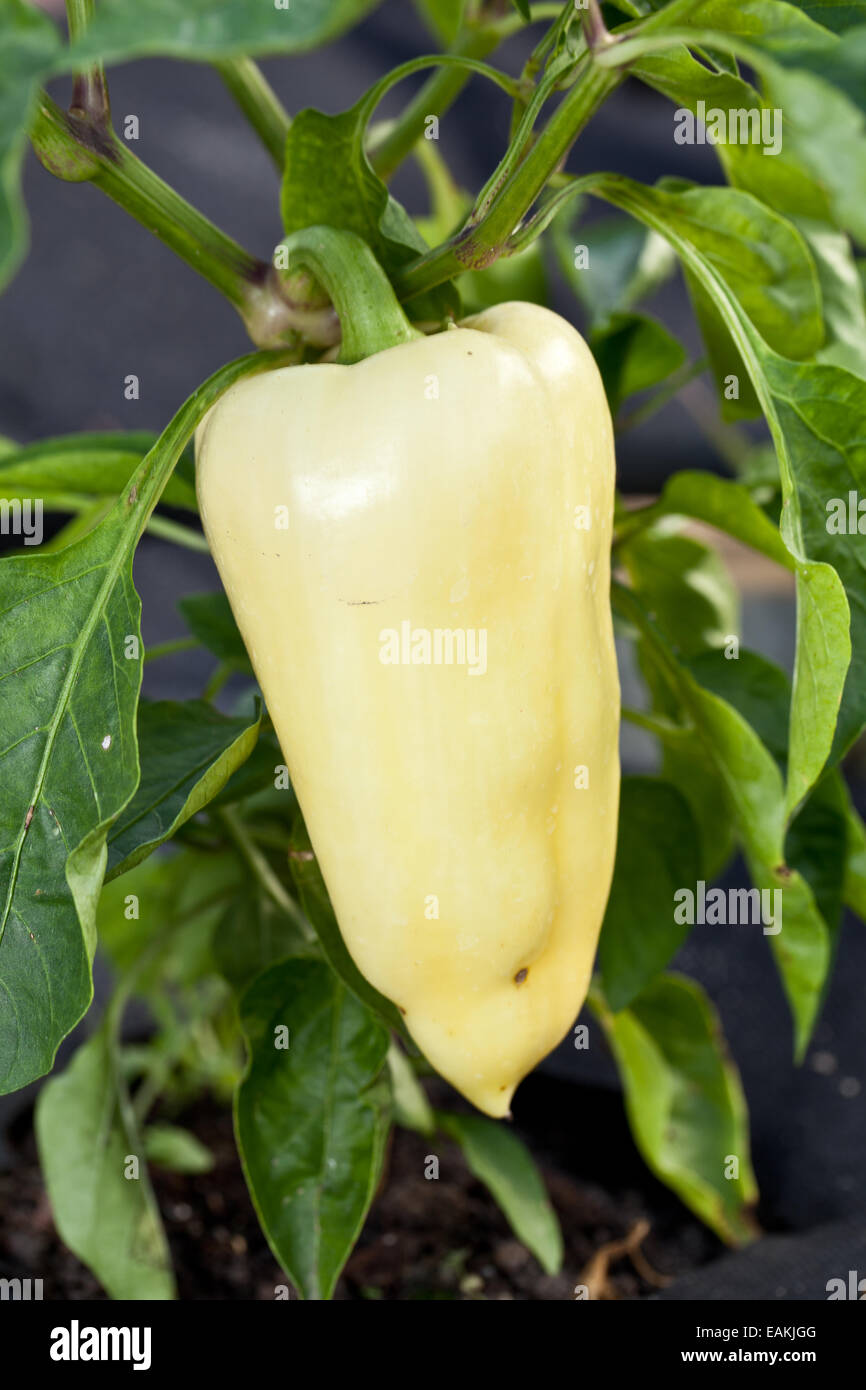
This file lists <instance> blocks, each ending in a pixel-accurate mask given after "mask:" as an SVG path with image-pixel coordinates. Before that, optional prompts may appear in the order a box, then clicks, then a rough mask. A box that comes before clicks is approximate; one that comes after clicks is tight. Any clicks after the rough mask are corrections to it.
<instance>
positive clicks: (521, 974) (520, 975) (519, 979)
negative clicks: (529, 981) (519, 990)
mask: <svg viewBox="0 0 866 1390" xmlns="http://www.w3.org/2000/svg"><path fill="white" fill-rule="evenodd" d="M528 974H529V970H528V968H527V967H526V966H524V967H523V969H522V970H518V972H517V974H516V975H515V977H514V983H515V984H516V985H522V984H523V981H524V980H525V979H526V977H527V975H528Z"/></svg>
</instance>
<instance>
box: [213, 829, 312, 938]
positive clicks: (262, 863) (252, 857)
mask: <svg viewBox="0 0 866 1390" xmlns="http://www.w3.org/2000/svg"><path fill="white" fill-rule="evenodd" d="M214 816H215V818H216V819H217V820H218V821H220V823H221V824H222V825H223V827H224V828H225V830H226V832H227V834H228V836H229V838H230V839H231V840H232V841H233V843H234V845H235V848H236V849H237V851H238V853H239V854H240V856H241V858H242V859H243V861H244V863H245V864H246V865H247V867H248V868H249V869H250V871H251V873H252V874H253V877H254V878H255V879H256V880H257V882H258V883H259V884H260V885H261V887H262V888H263V889H264V891H265V892H266V893H267V895H268V897H269V898H270V899H271V901H272V902H273V903H275V904H276V906H277V907H278V908H279V909H280V911H281V912H285V914H286V915H287V916H288V917H291V919H292V921H293V922H295V924H296V925H297V926H298V927H300V929H301V931H302V932H303V934H304V936H305V937H306V938H307V940H308V941H315V940H316V935H315V932H314V931H313V930H312V928H311V927H310V924H309V922H308V921H307V919H306V917H305V916H304V915H303V913H302V912H301V910H300V908H299V907H298V904H297V903H296V902H295V900H294V898H293V897H291V895H290V894H289V893H287V892H286V890H285V888H284V887H283V885H282V883H281V882H280V880H279V879H278V878H277V876H276V874H275V873H274V871H273V869H272V868H271V866H270V864H269V863H268V861H267V859H266V858H265V856H264V855H263V854H262V852H261V850H260V849H259V848H258V846H257V845H256V844H255V843H254V841H253V839H252V838H251V836H250V835H249V833H248V831H247V828H246V826H245V825H244V823H243V821H242V820H241V818H240V816H238V815H237V814H236V813H235V812H234V811H233V810H232V809H231V808H230V807H228V806H222V807H220V808H219V809H218V810H217V811H215V812H214Z"/></svg>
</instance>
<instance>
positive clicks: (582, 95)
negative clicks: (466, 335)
mask: <svg viewBox="0 0 866 1390" xmlns="http://www.w3.org/2000/svg"><path fill="white" fill-rule="evenodd" d="M623 77H624V73H622V72H619V71H616V70H610V71H604V70H602V69H599V68H597V67H595V66H594V65H593V64H591V63H590V64H588V65H587V67H586V69H585V71H584V74H583V77H582V78H581V80H580V81H578V82H577V83H576V84H575V86H574V87H572V89H571V90H570V91H569V92H568V94H567V95H566V96H565V97H564V99H563V100H562V101H561V102H560V104H559V106H558V107H557V108H556V111H555V112H554V113H553V115H552V116H551V118H550V121H549V122H548V124H547V126H546V127H545V129H544V131H543V132H542V134H541V135H540V136H539V138H538V140H537V141H536V143H535V145H534V146H533V147H532V149H531V150H530V151H529V153H528V154H527V155H526V156H525V158H524V159H523V161H522V163H520V164H519V165H518V166H517V168H516V169H514V171H513V172H512V173H511V174H510V176H506V177H505V179H504V181H503V182H502V183H501V185H500V186H499V187H498V188H496V178H497V175H494V176H493V178H492V179H491V180H489V183H488V188H489V189H490V190H491V192H490V194H489V206H488V207H487V210H486V211H485V213H484V214H483V216H482V217H481V218H480V220H479V221H478V222H477V223H475V224H473V221H472V218H471V217H470V219H469V221H468V222H467V224H466V226H465V227H464V228H463V229H462V231H460V232H458V234H457V235H456V236H455V237H452V238H451V239H450V240H449V241H446V242H445V243H443V245H442V246H439V247H437V248H436V249H435V250H433V251H429V252H428V253H427V254H426V255H424V256H419V257H418V259H417V260H415V261H412V262H411V263H410V264H409V265H408V266H406V267H404V268H403V269H402V270H401V271H400V272H399V273H398V274H397V275H396V276H395V281H394V282H395V286H396V288H397V292H398V294H399V295H400V298H401V299H412V298H414V297H415V296H416V295H419V294H423V293H424V292H425V291H426V290H430V289H433V288H434V287H435V286H436V285H440V284H442V282H443V281H444V280H450V279H452V278H453V277H454V276H455V275H459V274H461V273H462V272H463V271H464V270H482V269H484V267H485V266H488V265H490V264H491V262H493V261H495V260H496V259H497V258H498V257H499V256H500V255H502V254H503V252H504V251H505V250H506V249H507V248H508V242H509V239H510V237H511V236H512V234H513V233H514V231H515V229H516V228H517V227H518V226H519V224H520V222H521V220H522V219H523V218H524V217H525V216H526V214H527V213H528V212H529V210H530V208H531V207H532V205H533V203H534V202H535V200H536V198H537V197H538V196H539V194H540V193H541V192H542V190H543V189H544V186H545V184H546V182H547V181H548V179H549V178H550V176H551V175H552V174H553V173H554V172H555V171H556V169H557V168H558V166H559V164H560V163H561V161H562V160H563V159H564V158H565V157H566V155H567V154H568V151H569V150H570V149H571V146H572V145H573V144H574V141H575V140H576V139H577V137H578V135H579V134H580V132H581V131H582V130H583V128H584V127H585V126H586V125H587V123H588V122H589V120H590V119H591V117H592V116H593V115H594V114H595V112H596V111H597V110H598V109H599V107H600V106H601V105H602V104H603V103H604V101H605V100H606V99H607V97H608V96H609V95H610V93H611V92H612V91H614V89H615V88H616V87H617V86H619V84H620V82H622V80H623ZM507 161H510V152H509V154H507V155H506V157H505V159H504V160H503V162H502V164H501V165H500V170H499V171H497V173H499V174H500V177H501V176H502V175H501V172H500V171H502V169H503V166H505V167H506V168H507V167H508V163H507ZM494 190H495V191H494Z"/></svg>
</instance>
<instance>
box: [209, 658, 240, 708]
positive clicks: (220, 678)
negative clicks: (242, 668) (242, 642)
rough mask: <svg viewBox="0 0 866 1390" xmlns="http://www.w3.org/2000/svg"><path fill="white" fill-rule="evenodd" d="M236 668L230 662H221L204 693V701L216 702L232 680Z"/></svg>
mask: <svg viewBox="0 0 866 1390" xmlns="http://www.w3.org/2000/svg"><path fill="white" fill-rule="evenodd" d="M234 673H235V667H234V666H232V665H231V663H230V662H228V661H221V662H220V663H219V665H218V666H217V668H216V670H215V671H214V673H213V675H212V676H211V678H210V680H209V681H208V683H207V685H206V686H205V688H204V691H203V692H202V699H203V700H215V699H216V697H217V695H219V693H220V691H221V690H222V688H223V686H224V685H225V684H226V683H227V682H228V681H229V680H231V678H232V676H233V675H234Z"/></svg>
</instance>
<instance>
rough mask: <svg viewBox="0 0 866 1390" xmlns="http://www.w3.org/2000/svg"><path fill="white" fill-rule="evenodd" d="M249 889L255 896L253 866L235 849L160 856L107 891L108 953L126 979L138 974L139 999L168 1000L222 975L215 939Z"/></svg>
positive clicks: (102, 907) (104, 947) (104, 934)
mask: <svg viewBox="0 0 866 1390" xmlns="http://www.w3.org/2000/svg"><path fill="white" fill-rule="evenodd" d="M241 891H250V890H249V885H248V882H247V872H246V868H245V866H244V865H243V863H242V862H241V860H240V859H239V857H238V856H237V855H236V854H234V853H232V852H231V851H230V850H223V851H221V852H220V853H219V854H217V855H215V854H209V853H207V852H206V851H200V850H193V849H186V848H185V849H182V850H180V851H179V852H177V853H165V852H163V853H160V854H155V855H152V856H151V858H150V859H145V860H143V861H142V862H141V863H140V864H137V865H136V866H135V868H134V869H131V870H130V871H129V873H128V874H124V876H123V877H122V878H116V879H114V880H113V881H112V882H111V883H107V884H106V885H105V887H104V888H103V890H102V893H101V895H100V898H99V908H98V911H97V916H96V927H97V933H98V937H99V946H100V950H101V951H104V952H105V953H106V954H107V956H108V958H109V960H110V961H111V964H112V966H113V968H114V970H115V971H116V972H117V973H118V974H119V975H121V976H127V975H129V974H131V973H134V987H135V993H136V995H138V996H140V997H143V998H147V997H150V998H154V997H156V998H157V1000H160V1001H163V1000H164V999H165V996H166V994H167V993H169V992H171V991H174V990H176V989H183V988H185V987H187V986H189V985H192V984H195V983H196V982H197V981H199V980H200V979H202V978H203V977H204V976H206V975H214V974H215V973H216V966H215V962H214V955H213V949H212V943H213V939H214V934H215V931H216V930H217V927H218V924H219V922H220V919H221V918H222V916H223V914H224V913H225V911H226V907H227V905H228V904H229V903H231V902H234V901H235V900H236V898H237V896H238V895H239V894H240V893H241Z"/></svg>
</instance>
